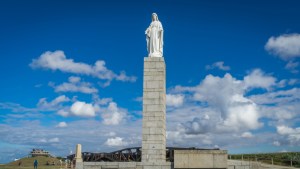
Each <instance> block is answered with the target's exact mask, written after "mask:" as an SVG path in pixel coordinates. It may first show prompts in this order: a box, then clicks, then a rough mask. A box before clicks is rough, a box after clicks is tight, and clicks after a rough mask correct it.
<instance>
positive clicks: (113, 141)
mask: <svg viewBox="0 0 300 169" xmlns="http://www.w3.org/2000/svg"><path fill="white" fill-rule="evenodd" d="M105 144H106V145H108V146H116V147H118V146H126V145H127V142H125V141H124V139H123V138H122V137H114V138H108V139H107V140H106V142H105Z"/></svg>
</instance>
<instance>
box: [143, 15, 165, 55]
mask: <svg viewBox="0 0 300 169" xmlns="http://www.w3.org/2000/svg"><path fill="white" fill-rule="evenodd" d="M163 32H164V30H163V27H162V24H161V23H160V22H159V20H158V17H157V14H156V13H153V14H152V22H151V24H150V26H149V27H148V28H147V30H146V32H145V34H146V41H147V50H148V53H149V54H148V56H149V57H162V56H163V44H164V42H163Z"/></svg>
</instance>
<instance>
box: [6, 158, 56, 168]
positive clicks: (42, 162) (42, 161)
mask: <svg viewBox="0 0 300 169" xmlns="http://www.w3.org/2000/svg"><path fill="white" fill-rule="evenodd" d="M35 159H36V160H38V162H39V166H47V162H48V164H50V165H52V164H53V162H54V164H55V165H60V163H59V159H57V158H53V157H43V156H40V157H25V158H22V159H19V160H17V161H14V162H11V163H8V164H6V166H19V163H20V162H21V166H23V167H32V166H33V162H34V160H35Z"/></svg>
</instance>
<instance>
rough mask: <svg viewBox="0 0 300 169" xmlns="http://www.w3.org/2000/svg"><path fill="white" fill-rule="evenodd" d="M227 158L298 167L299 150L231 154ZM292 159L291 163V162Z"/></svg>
mask: <svg viewBox="0 0 300 169" xmlns="http://www.w3.org/2000/svg"><path fill="white" fill-rule="evenodd" d="M228 158H229V159H230V158H231V159H232V160H242V159H243V160H247V161H249V160H250V161H259V162H263V163H267V164H272V160H273V164H274V165H281V166H291V164H292V166H293V167H297V168H300V152H286V153H261V154H231V155H228ZM291 161H292V163H291Z"/></svg>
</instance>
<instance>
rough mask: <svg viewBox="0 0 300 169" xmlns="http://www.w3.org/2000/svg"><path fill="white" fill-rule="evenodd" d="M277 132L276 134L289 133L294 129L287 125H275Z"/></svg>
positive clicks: (293, 131)
mask: <svg viewBox="0 0 300 169" xmlns="http://www.w3.org/2000/svg"><path fill="white" fill-rule="evenodd" d="M277 132H278V134H281V135H289V134H293V133H295V132H296V131H295V129H292V128H290V127H287V126H277Z"/></svg>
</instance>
